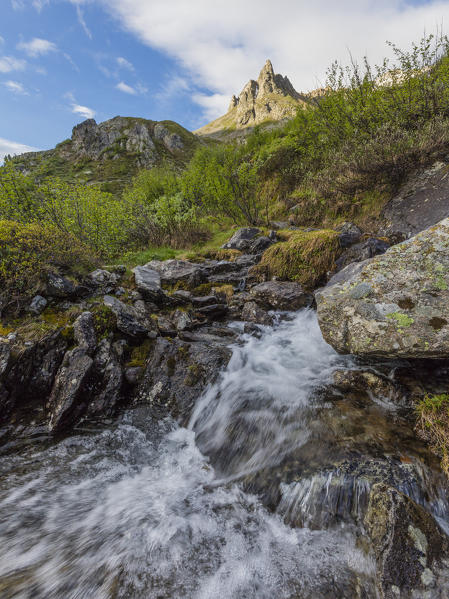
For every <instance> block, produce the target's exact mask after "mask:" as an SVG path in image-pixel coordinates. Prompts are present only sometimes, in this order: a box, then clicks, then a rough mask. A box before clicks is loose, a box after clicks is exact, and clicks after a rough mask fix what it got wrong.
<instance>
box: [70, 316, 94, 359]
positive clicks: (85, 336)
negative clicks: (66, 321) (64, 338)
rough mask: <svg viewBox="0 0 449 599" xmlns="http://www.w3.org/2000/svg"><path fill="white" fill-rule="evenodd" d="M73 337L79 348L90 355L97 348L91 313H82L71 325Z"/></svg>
mask: <svg viewBox="0 0 449 599" xmlns="http://www.w3.org/2000/svg"><path fill="white" fill-rule="evenodd" d="M73 335H74V337H75V341H76V343H77V345H78V346H79V347H84V348H85V349H86V351H87V353H88V354H89V355H92V354H93V352H94V351H95V348H96V346H97V336H96V334H95V325H94V319H93V316H92V313H91V312H83V313H82V314H80V315H79V316H78V318H77V319H76V320H75V322H74V323H73Z"/></svg>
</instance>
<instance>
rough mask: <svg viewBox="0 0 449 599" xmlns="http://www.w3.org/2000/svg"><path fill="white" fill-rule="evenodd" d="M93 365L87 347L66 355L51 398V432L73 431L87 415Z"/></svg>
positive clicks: (77, 348) (76, 349)
mask: <svg viewBox="0 0 449 599" xmlns="http://www.w3.org/2000/svg"><path fill="white" fill-rule="evenodd" d="M92 366H93V359H92V358H91V357H90V356H89V355H88V354H87V351H86V349H85V348H79V347H76V348H75V349H72V350H71V351H68V352H67V353H66V354H65V356H64V360H63V363H62V365H61V367H60V369H59V371H58V374H57V375H56V379H55V383H54V385H53V389H52V391H51V395H50V399H49V410H50V414H51V416H50V422H49V426H50V430H51V431H59V430H62V429H64V428H69V427H70V426H72V424H73V423H74V422H75V421H76V420H77V419H78V418H79V416H80V415H81V414H82V413H83V411H84V409H85V407H86V402H87V398H88V397H89V389H88V387H89V382H90V380H89V379H90V374H91V371H92Z"/></svg>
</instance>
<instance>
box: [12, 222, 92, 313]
mask: <svg viewBox="0 0 449 599" xmlns="http://www.w3.org/2000/svg"><path fill="white" fill-rule="evenodd" d="M96 263H97V259H96V256H95V254H93V253H92V251H91V250H90V249H89V248H88V247H87V246H86V245H84V244H83V243H81V242H80V241H79V240H77V239H76V238H75V237H74V236H73V235H70V234H68V233H64V232H63V231H60V230H59V229H57V228H56V227H52V226H48V225H40V224H38V223H30V224H21V223H17V222H14V221H5V220H3V221H0V286H1V292H0V294H1V302H0V305H2V310H5V309H6V308H8V307H11V306H17V307H20V305H21V304H22V303H23V301H24V300H26V299H28V298H30V297H31V296H33V295H35V294H36V293H37V292H38V291H39V290H40V289H41V288H42V287H43V285H44V283H45V279H46V275H47V274H48V273H49V272H50V271H52V272H55V271H56V272H60V273H63V274H66V275H72V276H74V277H76V276H78V275H81V274H84V273H85V272H87V271H88V270H89V269H91V268H93V267H94V266H95V264H96Z"/></svg>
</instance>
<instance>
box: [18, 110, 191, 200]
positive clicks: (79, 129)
mask: <svg viewBox="0 0 449 599" xmlns="http://www.w3.org/2000/svg"><path fill="white" fill-rule="evenodd" d="M199 143H200V141H199V140H198V138H197V137H196V136H195V135H194V134H193V133H190V131H187V129H184V128H183V127H181V126H180V125H178V124H177V123H174V122H173V121H161V122H157V121H150V120H146V119H139V118H130V117H120V116H117V117H115V118H113V119H110V120H109V121H105V122H104V123H99V124H97V123H96V121H95V120H94V119H88V120H86V121H84V122H82V123H80V124H79V125H76V126H75V127H74V128H73V131H72V137H71V138H70V139H67V140H66V141H64V142H62V143H60V144H58V145H57V146H56V148H55V149H53V150H48V151H45V152H30V153H26V154H22V155H21V156H18V157H16V158H14V162H15V163H16V165H17V166H18V167H19V168H21V169H22V170H23V171H26V172H30V171H33V170H36V169H38V168H39V169H41V171H42V172H43V174H44V175H47V176H48V175H50V176H51V175H58V176H62V177H63V178H67V179H70V180H78V181H83V182H89V183H98V182H100V183H105V188H107V190H108V191H113V192H114V191H120V190H121V188H122V187H123V186H124V185H125V184H126V183H127V182H128V181H129V180H130V179H131V178H132V176H133V175H134V174H135V173H136V172H137V170H138V169H139V168H151V167H153V166H157V165H158V164H160V163H161V162H163V161H164V162H169V163H172V164H174V165H175V166H176V165H178V164H179V165H180V166H183V165H184V164H185V163H186V162H187V161H188V160H189V159H190V157H191V156H192V153H193V151H194V149H195V148H196V147H197V145H198V144H199Z"/></svg>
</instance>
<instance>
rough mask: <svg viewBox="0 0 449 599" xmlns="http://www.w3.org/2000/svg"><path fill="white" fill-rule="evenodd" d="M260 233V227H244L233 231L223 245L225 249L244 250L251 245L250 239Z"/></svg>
mask: <svg viewBox="0 0 449 599" xmlns="http://www.w3.org/2000/svg"><path fill="white" fill-rule="evenodd" d="M259 233H260V229H256V228H255V227H244V228H243V229H239V230H238V231H236V232H235V233H234V235H233V236H232V237H231V239H230V240H229V241H227V242H226V243H225V244H224V245H223V249H225V250H240V251H245V250H247V249H248V248H249V247H250V245H251V240H252V239H254V237H256V235H258V234H259Z"/></svg>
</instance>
